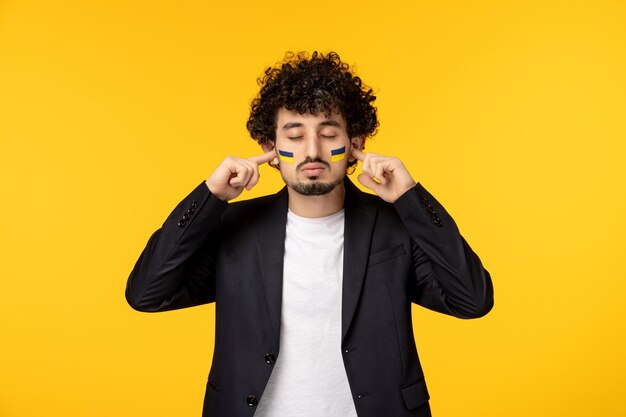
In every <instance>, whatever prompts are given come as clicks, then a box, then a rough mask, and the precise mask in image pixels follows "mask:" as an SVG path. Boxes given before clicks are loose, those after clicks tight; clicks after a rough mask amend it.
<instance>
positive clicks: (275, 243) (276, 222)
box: [253, 187, 289, 346]
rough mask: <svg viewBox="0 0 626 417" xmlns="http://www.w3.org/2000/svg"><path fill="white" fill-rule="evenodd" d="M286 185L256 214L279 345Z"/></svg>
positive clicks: (267, 297) (261, 262) (263, 277)
mask: <svg viewBox="0 0 626 417" xmlns="http://www.w3.org/2000/svg"><path fill="white" fill-rule="evenodd" d="M288 202H289V199H288V194H287V188H286V187H283V189H282V190H280V191H279V192H278V193H276V194H275V195H274V200H273V201H271V202H270V204H267V205H265V206H264V207H263V208H262V209H261V210H260V211H259V212H258V215H257V216H255V222H254V223H253V225H254V226H253V227H254V230H255V233H256V241H257V251H258V256H259V258H258V259H259V265H260V269H261V282H262V284H263V289H264V292H265V300H266V303H267V310H268V314H269V317H270V322H271V324H272V331H273V332H274V340H275V341H276V346H278V345H279V343H280V309H281V304H282V294H283V260H284V255H285V233H286V225H287V208H288Z"/></svg>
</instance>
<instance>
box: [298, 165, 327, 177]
mask: <svg viewBox="0 0 626 417" xmlns="http://www.w3.org/2000/svg"><path fill="white" fill-rule="evenodd" d="M324 169H325V168H324V166H323V165H319V164H306V165H305V166H303V167H302V172H303V173H304V175H306V176H307V177H317V176H319V175H320V174H321V173H322V171H323V170H324Z"/></svg>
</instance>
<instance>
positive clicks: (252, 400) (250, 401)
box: [246, 395, 259, 407]
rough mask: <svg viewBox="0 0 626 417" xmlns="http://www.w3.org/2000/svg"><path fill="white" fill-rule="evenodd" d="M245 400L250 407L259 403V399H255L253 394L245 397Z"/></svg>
mask: <svg viewBox="0 0 626 417" xmlns="http://www.w3.org/2000/svg"><path fill="white" fill-rule="evenodd" d="M246 401H247V402H248V405H249V406H250V407H254V406H256V405H257V404H258V403H259V400H257V398H256V397H255V396H254V395H248V398H246Z"/></svg>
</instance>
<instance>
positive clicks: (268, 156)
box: [248, 149, 276, 165]
mask: <svg viewBox="0 0 626 417" xmlns="http://www.w3.org/2000/svg"><path fill="white" fill-rule="evenodd" d="M274 158H276V152H274V149H272V150H271V151H269V152H266V153H264V154H263V155H255V156H251V157H250V158H248V161H252V162H254V163H255V164H257V165H261V164H264V163H266V162H269V161H271V160H272V159H274Z"/></svg>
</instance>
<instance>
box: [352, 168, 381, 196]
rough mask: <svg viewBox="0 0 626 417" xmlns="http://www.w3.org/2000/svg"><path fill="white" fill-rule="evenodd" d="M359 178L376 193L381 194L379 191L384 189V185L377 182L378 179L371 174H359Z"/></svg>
mask: <svg viewBox="0 0 626 417" xmlns="http://www.w3.org/2000/svg"><path fill="white" fill-rule="evenodd" d="M357 179H358V180H359V182H360V183H361V184H363V186H364V187H367V188H369V189H370V190H372V191H374V192H375V193H376V194H379V192H380V191H382V190H383V188H384V186H383V185H381V184H379V183H377V182H376V181H374V180H373V179H372V177H370V176H369V175H367V174H365V173H361V174H359V176H358V177H357Z"/></svg>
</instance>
